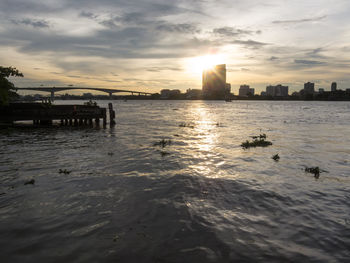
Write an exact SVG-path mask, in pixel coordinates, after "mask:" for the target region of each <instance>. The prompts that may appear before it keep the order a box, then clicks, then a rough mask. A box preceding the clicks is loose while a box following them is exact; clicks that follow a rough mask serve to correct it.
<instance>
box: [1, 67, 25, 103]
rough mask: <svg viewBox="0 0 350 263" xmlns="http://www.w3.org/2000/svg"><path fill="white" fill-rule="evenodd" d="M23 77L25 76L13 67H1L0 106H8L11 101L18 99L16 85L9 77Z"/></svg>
mask: <svg viewBox="0 0 350 263" xmlns="http://www.w3.org/2000/svg"><path fill="white" fill-rule="evenodd" d="M11 76H13V77H23V74H22V73H21V72H19V71H18V70H17V69H16V68H13V67H2V66H0V105H6V104H8V103H9V100H10V99H12V98H14V97H16V96H17V93H16V88H15V85H14V84H13V83H12V82H10V81H9V80H8V78H9V77H11Z"/></svg>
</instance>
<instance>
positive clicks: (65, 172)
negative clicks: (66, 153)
mask: <svg viewBox="0 0 350 263" xmlns="http://www.w3.org/2000/svg"><path fill="white" fill-rule="evenodd" d="M58 172H59V173H60V174H70V172H71V171H68V170H67V169H64V170H62V169H60V170H59V171H58Z"/></svg>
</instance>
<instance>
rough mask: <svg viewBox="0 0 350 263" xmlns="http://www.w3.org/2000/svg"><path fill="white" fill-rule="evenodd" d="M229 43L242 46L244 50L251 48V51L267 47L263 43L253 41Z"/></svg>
mask: <svg viewBox="0 0 350 263" xmlns="http://www.w3.org/2000/svg"><path fill="white" fill-rule="evenodd" d="M231 43H232V44H238V45H242V46H244V47H245V48H251V49H258V48H261V47H263V46H266V45H269V44H268V43H263V42H259V41H254V40H235V41H232V42H231Z"/></svg>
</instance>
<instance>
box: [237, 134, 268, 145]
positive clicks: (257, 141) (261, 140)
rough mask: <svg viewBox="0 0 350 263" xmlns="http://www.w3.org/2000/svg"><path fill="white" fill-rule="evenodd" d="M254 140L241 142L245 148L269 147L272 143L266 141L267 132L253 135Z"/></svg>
mask: <svg viewBox="0 0 350 263" xmlns="http://www.w3.org/2000/svg"><path fill="white" fill-rule="evenodd" d="M251 137H252V138H253V139H254V141H252V142H250V141H248V140H247V141H245V142H243V143H242V144H241V146H242V147H243V148H245V149H248V148H250V147H267V146H270V145H272V142H270V141H266V140H265V139H266V134H265V133H264V134H260V135H259V136H251Z"/></svg>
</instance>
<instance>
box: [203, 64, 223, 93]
mask: <svg viewBox="0 0 350 263" xmlns="http://www.w3.org/2000/svg"><path fill="white" fill-rule="evenodd" d="M202 90H203V95H204V97H205V98H212V99H223V98H224V97H225V93H226V64H221V65H216V66H215V67H214V68H213V69H208V70H204V71H203V76H202Z"/></svg>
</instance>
